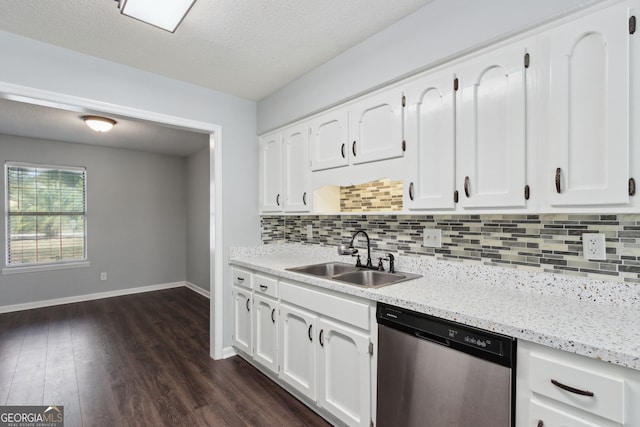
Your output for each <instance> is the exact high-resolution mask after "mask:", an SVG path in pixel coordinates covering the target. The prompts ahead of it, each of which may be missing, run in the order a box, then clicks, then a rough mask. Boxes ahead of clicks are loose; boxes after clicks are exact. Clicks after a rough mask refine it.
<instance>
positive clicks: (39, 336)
mask: <svg viewBox="0 0 640 427" xmlns="http://www.w3.org/2000/svg"><path fill="white" fill-rule="evenodd" d="M0 405H64V411H65V426H66V427H73V426H163V425H165V426H190V427H191V426H327V425H328V424H327V423H326V422H325V421H324V420H323V419H322V418H321V417H319V416H318V415H316V414H315V413H314V412H313V411H311V410H310V409H309V408H307V407H306V406H305V405H303V404H302V403H300V402H299V401H298V400H296V399H295V398H294V397H292V396H291V395H290V394H288V393H287V392H286V391H284V390H283V389H282V388H280V387H279V386H277V385H276V384H275V383H273V382H272V381H271V380H270V379H269V378H267V377H266V376H264V375H263V374H262V373H260V372H259V371H258V370H257V369H255V368H254V367H252V366H251V365H250V364H248V363H247V362H245V361H244V360H242V359H241V358H239V357H233V358H230V359H227V360H220V361H214V360H212V359H210V358H209V300H207V299H206V298H204V297H202V296H200V295H198V294H197V293H195V292H193V291H191V290H189V289H187V288H177V289H170V290H166V291H158V292H150V293H144V294H137V295H129V296H124V297H117V298H108V299H103V300H97V301H89V302H82V303H76V304H68V305H63V306H56V307H49V308H43V309H37V310H27V311H21V312H15V313H6V314H0Z"/></svg>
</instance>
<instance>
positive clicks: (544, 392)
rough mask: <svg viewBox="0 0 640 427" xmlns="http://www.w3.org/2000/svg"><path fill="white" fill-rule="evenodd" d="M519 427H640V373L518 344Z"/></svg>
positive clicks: (522, 342)
mask: <svg viewBox="0 0 640 427" xmlns="http://www.w3.org/2000/svg"><path fill="white" fill-rule="evenodd" d="M516 396H517V398H516V399H517V404H516V417H517V422H516V425H517V426H533V427H564V426H566V427H595V426H599V427H621V426H624V427H627V426H629V427H630V426H639V425H640V405H638V402H640V371H638V370H634V369H629V368H624V367H622V366H617V365H613V364H611V363H607V362H602V361H599V360H596V359H592V358H589V357H585V356H579V355H576V354H573V353H569V352H565V351H561V350H555V349H552V348H549V347H544V346H541V345H538V344H533V343H529V342H526V341H519V342H518V372H517V390H516Z"/></svg>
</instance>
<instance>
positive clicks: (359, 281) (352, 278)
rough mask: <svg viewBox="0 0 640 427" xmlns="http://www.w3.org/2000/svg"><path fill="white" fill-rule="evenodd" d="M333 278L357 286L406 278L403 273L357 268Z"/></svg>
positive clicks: (378, 284)
mask: <svg viewBox="0 0 640 427" xmlns="http://www.w3.org/2000/svg"><path fill="white" fill-rule="evenodd" d="M333 280H339V281H341V282H347V283H351V284H353V285H358V286H367V287H375V286H384V285H389V284H391V283H397V282H399V281H402V280H406V276H405V275H403V274H395V273H386V272H384V271H375V270H359V271H353V272H351V273H344V274H339V275H337V276H335V277H333Z"/></svg>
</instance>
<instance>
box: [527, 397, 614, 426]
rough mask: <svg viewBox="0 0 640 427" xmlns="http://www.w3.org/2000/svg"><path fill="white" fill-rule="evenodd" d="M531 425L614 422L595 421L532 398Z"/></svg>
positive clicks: (530, 408) (530, 407)
mask: <svg viewBox="0 0 640 427" xmlns="http://www.w3.org/2000/svg"><path fill="white" fill-rule="evenodd" d="M529 411H530V412H529V418H530V419H529V424H528V425H529V426H532V427H605V425H606V426H607V427H609V426H613V425H614V424H611V423H609V422H608V421H604V423H606V424H601V422H598V423H595V422H591V421H588V420H586V419H584V418H582V417H580V416H577V415H574V414H572V413H570V412H566V410H564V409H562V408H561V407H555V406H549V405H545V404H544V403H541V402H537V401H535V400H531V404H530V406H529ZM615 425H617V426H620V424H615Z"/></svg>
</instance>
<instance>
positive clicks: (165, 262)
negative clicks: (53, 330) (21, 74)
mask: <svg viewBox="0 0 640 427" xmlns="http://www.w3.org/2000/svg"><path fill="white" fill-rule="evenodd" d="M6 161H19V162H33V163H43V164H54V165H63V166H84V167H86V169H87V236H88V238H87V254H88V260H89V262H90V263H91V265H90V267H83V268H74V269H65V270H54V271H43V272H26V273H18V274H10V275H0V305H14V304H26V303H34V302H38V301H45V300H50V299H57V298H69V297H76V296H81V295H87V294H94V293H102V292H111V291H118V290H122V289H129V288H135V287H141V286H149V285H158V284H164V283H174V282H182V281H184V278H185V276H186V272H185V266H186V240H187V238H186V236H187V233H186V228H187V224H186V221H187V215H186V205H187V194H186V192H185V191H184V188H185V186H186V159H184V158H180V157H175V156H167V155H160V154H150V153H142V152H137V151H131V150H122V149H115V148H105V147H96V146H90V145H83V144H72V143H67V142H57V141H50V140H42V139H31V138H21V137H15V136H8V135H0V163H2V164H4V163H5V162H6ZM5 201H6V198H5V197H4V196H3V197H2V198H0V210H1V211H2V212H4V207H5V206H4V205H5ZM5 232H6V230H5V227H2V228H1V231H0V251H1V253H3V254H4V253H5V244H6V240H5ZM100 272H106V273H107V278H108V280H106V281H101V280H100Z"/></svg>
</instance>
